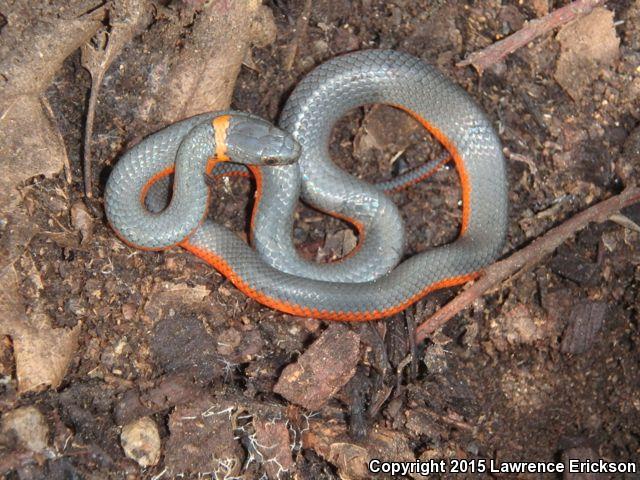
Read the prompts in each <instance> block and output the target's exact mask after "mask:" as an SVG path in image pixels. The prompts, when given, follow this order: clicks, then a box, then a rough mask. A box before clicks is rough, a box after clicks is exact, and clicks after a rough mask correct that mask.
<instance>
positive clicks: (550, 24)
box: [457, 0, 605, 75]
mask: <svg viewBox="0 0 640 480" xmlns="http://www.w3.org/2000/svg"><path fill="white" fill-rule="evenodd" d="M604 3H605V0H575V1H574V2H571V3H570V4H569V5H566V6H564V7H562V8H559V9H557V10H554V11H553V12H551V13H550V14H549V15H546V16H544V17H542V18H538V19H536V20H532V21H530V22H528V23H527V24H526V25H525V26H524V27H523V28H521V29H520V30H518V31H517V32H515V33H513V34H511V35H509V36H508V37H506V38H504V39H502V40H500V41H499V42H496V43H494V44H493V45H490V46H488V47H487V48H484V49H482V50H479V51H477V52H474V53H472V54H471V55H469V56H468V57H467V58H465V59H464V60H463V61H461V62H459V63H458V64H457V66H458V67H465V66H467V65H473V66H474V67H475V69H476V70H477V71H478V73H479V74H480V75H482V72H483V71H484V70H485V69H486V68H487V67H490V66H491V65H493V64H494V63H497V62H499V61H500V60H502V59H503V58H505V57H506V56H507V55H509V54H511V53H513V52H515V51H516V50H518V49H519V48H521V47H524V46H525V45H526V44H528V43H529V42H531V41H532V40H535V39H536V38H538V37H539V36H541V35H544V34H545V33H547V32H550V31H551V30H553V29H554V28H557V27H559V26H561V25H564V24H566V23H569V22H571V21H573V20H575V19H577V18H579V17H581V16H583V15H586V14H588V13H589V12H591V11H592V10H593V9H594V8H596V7H599V6H600V5H603V4H604Z"/></svg>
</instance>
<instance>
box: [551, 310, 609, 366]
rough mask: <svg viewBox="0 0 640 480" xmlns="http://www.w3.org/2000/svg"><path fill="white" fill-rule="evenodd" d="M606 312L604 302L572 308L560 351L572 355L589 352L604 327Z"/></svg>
mask: <svg viewBox="0 0 640 480" xmlns="http://www.w3.org/2000/svg"><path fill="white" fill-rule="evenodd" d="M607 310H608V307H607V304H606V303H605V302H592V301H585V302H582V303H579V304H577V305H576V306H575V307H573V309H572V310H571V314H570V316H569V326H568V327H567V329H566V330H565V332H564V335H563V337H562V343H561V344H560V350H561V351H562V352H563V353H573V354H579V353H584V352H586V351H587V350H589V349H590V348H591V346H592V345H593V344H594V342H595V341H596V339H597V335H598V332H599V331H600V329H601V328H602V326H603V325H604V318H605V316H606V314H607Z"/></svg>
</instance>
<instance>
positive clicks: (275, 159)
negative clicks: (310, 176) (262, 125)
mask: <svg viewBox="0 0 640 480" xmlns="http://www.w3.org/2000/svg"><path fill="white" fill-rule="evenodd" d="M278 133H279V134H275V135H274V134H273V133H272V134H271V135H270V136H269V138H268V139H266V141H265V142H264V145H263V147H264V148H263V150H262V155H261V160H262V163H263V164H264V165H291V164H292V163H295V162H296V161H297V160H298V157H299V156H300V151H301V147H300V144H299V143H298V142H297V141H296V140H295V139H294V138H293V137H292V136H291V135H289V134H288V133H286V132H284V131H283V130H279V129H278Z"/></svg>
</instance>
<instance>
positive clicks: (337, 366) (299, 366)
mask: <svg viewBox="0 0 640 480" xmlns="http://www.w3.org/2000/svg"><path fill="white" fill-rule="evenodd" d="M359 349H360V336H359V335H358V334H357V333H355V332H353V331H351V330H349V329H348V328H347V327H345V326H344V325H340V324H333V325H331V326H330V327H329V328H327V329H326V330H325V331H324V332H323V333H322V335H320V338H319V339H318V340H316V341H315V342H314V343H313V345H311V346H310V347H309V348H308V349H307V351H306V352H304V353H303V354H302V355H301V356H300V358H299V359H298V361H297V362H296V363H292V364H291V365H288V366H287V367H286V368H285V369H284V371H283V372H282V375H280V378H279V379H278V383H277V384H276V386H275V387H274V389H273V391H274V392H276V393H277V394H279V395H282V396H283V397H285V398H286V399H287V400H289V401H291V402H293V403H297V404H298V405H301V406H303V407H304V408H307V409H309V410H318V409H320V408H321V407H322V406H323V405H324V404H325V403H326V402H327V400H329V399H330V398H331V397H332V396H333V395H335V394H336V392H337V391H338V390H339V389H340V388H342V387H343V386H344V385H345V384H346V383H347V382H348V381H349V380H350V379H351V377H353V375H354V374H355V371H356V365H357V363H358V358H359V357H360V351H359Z"/></svg>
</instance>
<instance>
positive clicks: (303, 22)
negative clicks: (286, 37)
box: [283, 0, 312, 71]
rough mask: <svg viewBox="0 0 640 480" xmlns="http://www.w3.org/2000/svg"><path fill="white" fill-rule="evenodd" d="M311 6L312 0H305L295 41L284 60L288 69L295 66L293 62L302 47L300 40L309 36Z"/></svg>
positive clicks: (294, 37) (297, 22)
mask: <svg viewBox="0 0 640 480" xmlns="http://www.w3.org/2000/svg"><path fill="white" fill-rule="evenodd" d="M311 6H312V4H311V0H305V2H304V6H303V7H302V12H301V13H300V17H298V20H297V21H296V27H295V30H294V32H295V33H294V36H293V41H292V42H291V45H290V46H289V48H288V49H287V53H286V55H285V58H284V62H283V64H284V69H285V70H286V71H289V70H291V68H293V62H294V61H295V59H296V55H297V54H298V49H299V48H300V42H302V41H303V40H304V39H305V38H306V36H307V29H308V26H309V17H310V16H311Z"/></svg>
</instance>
